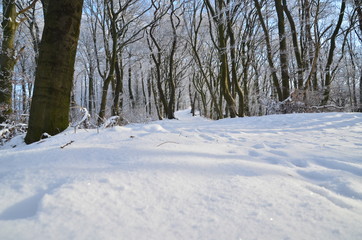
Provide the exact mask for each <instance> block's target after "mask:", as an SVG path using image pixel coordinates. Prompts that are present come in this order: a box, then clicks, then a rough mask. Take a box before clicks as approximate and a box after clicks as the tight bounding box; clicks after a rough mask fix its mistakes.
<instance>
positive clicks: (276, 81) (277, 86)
mask: <svg viewBox="0 0 362 240" xmlns="http://www.w3.org/2000/svg"><path fill="white" fill-rule="evenodd" d="M254 3H255V7H256V11H257V14H258V18H259V21H260V24H261V27H262V29H263V32H264V35H265V42H266V48H267V58H268V63H269V68H270V71H271V76H272V80H273V85H274V87H275V89H276V92H277V94H278V99H279V101H283V93H282V89H281V88H280V84H279V79H278V76H277V70H276V68H275V66H274V62H273V50H272V47H271V42H270V37H269V31H268V28H267V26H266V24H265V21H264V17H263V14H262V12H261V5H260V3H259V1H258V0H254Z"/></svg>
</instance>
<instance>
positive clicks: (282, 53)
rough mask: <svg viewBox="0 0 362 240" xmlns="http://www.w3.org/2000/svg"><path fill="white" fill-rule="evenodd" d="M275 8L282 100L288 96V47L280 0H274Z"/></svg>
mask: <svg viewBox="0 0 362 240" xmlns="http://www.w3.org/2000/svg"><path fill="white" fill-rule="evenodd" d="M275 9H276V11H277V15H278V33H279V48H280V49H279V58H280V68H281V73H282V74H281V75H282V94H283V98H282V100H283V101H284V100H285V99H287V98H288V97H289V71H288V67H289V66H288V65H289V64H288V58H289V57H288V48H287V36H286V33H285V21H284V7H283V5H282V2H281V0H275Z"/></svg>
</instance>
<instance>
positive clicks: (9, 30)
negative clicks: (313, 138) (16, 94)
mask: <svg viewBox="0 0 362 240" xmlns="http://www.w3.org/2000/svg"><path fill="white" fill-rule="evenodd" d="M3 14H4V15H3V22H2V23H1V25H2V29H3V39H2V44H1V53H0V88H1V89H0V123H2V122H4V121H5V120H6V119H8V118H9V115H10V114H11V113H12V98H11V94H12V91H13V86H12V76H13V71H14V66H15V62H16V61H15V51H14V40H15V32H16V28H17V26H18V24H17V23H16V17H17V12H16V5H15V0H3Z"/></svg>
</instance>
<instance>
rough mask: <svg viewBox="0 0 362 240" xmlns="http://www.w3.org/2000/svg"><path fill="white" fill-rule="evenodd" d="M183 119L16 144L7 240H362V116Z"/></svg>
mask: <svg viewBox="0 0 362 240" xmlns="http://www.w3.org/2000/svg"><path fill="white" fill-rule="evenodd" d="M177 117H178V118H179V120H164V121H156V122H151V123H148V124H131V125H127V126H124V127H114V128H110V129H103V130H100V132H99V133H97V131H96V130H78V131H77V133H74V130H72V129H69V130H68V131H66V132H64V133H61V134H59V135H57V136H53V137H51V138H49V139H46V140H44V141H42V142H40V143H34V144H31V145H28V146H26V145H25V144H23V143H22V138H21V137H17V138H15V139H13V141H11V142H10V143H8V144H7V145H6V146H4V147H2V148H1V150H0V239H2V240H8V239H16V240H21V239H87V240H88V239H127V240H133V239H137V240H142V239H145V240H150V239H157V240H158V239H161V240H162V239H167V240H171V239H187V240H190V239H195V240H196V239H197V240H199V239H201V240H202V239H215V240H223V239H225V240H233V239H234V240H240V239H242V240H252V239H261V240H262V239H266V240H272V239H278V240H280V239H283V240H286V239H290V240H295V239H296V240H299V239H306V240H313V239H328V240H334V239H343V240H345V239H348V240H353V239H355V240H360V239H362V114H358V113H324V114H292V115H274V116H264V117H249V118H239V119H225V120H219V121H211V120H206V119H203V118H200V117H191V116H190V115H189V114H188V110H186V111H182V112H178V114H177ZM15 145H16V147H15ZM12 147H14V148H12Z"/></svg>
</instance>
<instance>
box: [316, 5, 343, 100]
mask: <svg viewBox="0 0 362 240" xmlns="http://www.w3.org/2000/svg"><path fill="white" fill-rule="evenodd" d="M345 8H346V0H342V3H341V10H340V12H339V18H338V22H337V25H336V28H335V29H334V31H333V34H332V36H331V46H330V48H329V53H328V60H327V64H326V67H325V69H324V71H325V73H326V75H325V82H324V93H323V100H322V105H326V104H327V103H328V100H329V93H330V91H331V83H332V74H331V65H332V63H333V56H334V49H335V48H336V38H337V35H338V32H339V29H340V28H341V25H342V21H343V16H344V10H345Z"/></svg>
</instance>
